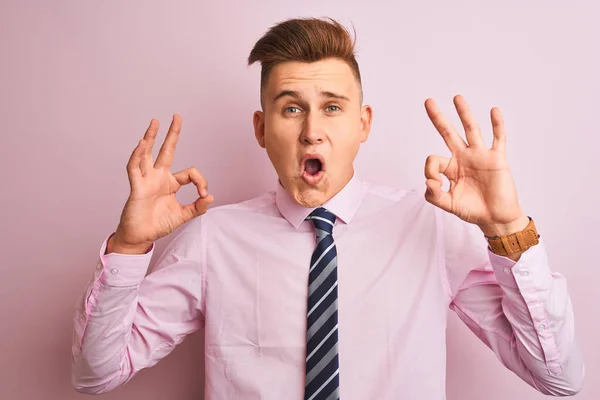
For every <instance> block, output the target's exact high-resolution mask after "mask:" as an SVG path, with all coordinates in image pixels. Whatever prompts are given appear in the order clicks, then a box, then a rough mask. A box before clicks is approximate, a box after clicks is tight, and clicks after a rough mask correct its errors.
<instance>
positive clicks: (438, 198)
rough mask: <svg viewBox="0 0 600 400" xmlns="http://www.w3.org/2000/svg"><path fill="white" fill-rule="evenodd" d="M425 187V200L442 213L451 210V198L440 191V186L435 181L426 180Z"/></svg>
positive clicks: (446, 193) (448, 194)
mask: <svg viewBox="0 0 600 400" xmlns="http://www.w3.org/2000/svg"><path fill="white" fill-rule="evenodd" d="M425 186H427V190H426V191H425V200H427V201H428V202H429V203H431V204H433V205H434V206H437V207H439V208H441V209H442V210H444V211H448V212H450V211H451V210H452V196H451V195H450V193H448V192H445V191H443V190H442V184H441V183H440V182H439V181H438V180H437V179H427V181H425Z"/></svg>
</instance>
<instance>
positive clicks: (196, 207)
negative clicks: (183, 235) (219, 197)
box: [182, 194, 215, 223]
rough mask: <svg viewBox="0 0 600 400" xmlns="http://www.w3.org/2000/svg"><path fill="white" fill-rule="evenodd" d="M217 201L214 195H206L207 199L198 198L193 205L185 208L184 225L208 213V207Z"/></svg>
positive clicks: (183, 209)
mask: <svg viewBox="0 0 600 400" xmlns="http://www.w3.org/2000/svg"><path fill="white" fill-rule="evenodd" d="M214 200H215V198H214V196H213V195H212V194H209V195H206V197H198V199H197V200H196V201H194V202H193V203H190V204H187V205H185V206H183V208H182V212H183V219H184V223H185V222H188V221H190V220H192V219H194V218H196V217H199V216H200V215H202V214H205V213H206V211H208V206H209V205H210V203H212V202H213V201H214Z"/></svg>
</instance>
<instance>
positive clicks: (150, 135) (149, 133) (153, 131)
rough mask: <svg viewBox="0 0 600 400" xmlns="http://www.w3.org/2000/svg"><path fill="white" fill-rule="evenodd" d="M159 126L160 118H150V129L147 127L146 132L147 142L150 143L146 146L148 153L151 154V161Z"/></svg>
mask: <svg viewBox="0 0 600 400" xmlns="http://www.w3.org/2000/svg"><path fill="white" fill-rule="evenodd" d="M159 126H160V124H159V122H158V120H156V119H154V118H152V119H151V120H150V125H149V126H148V129H146V133H145V134H144V140H145V141H146V143H148V145H147V146H146V154H148V155H149V156H150V159H149V160H150V162H152V149H153V148H154V140H155V139H156V136H157V135H158V128H159Z"/></svg>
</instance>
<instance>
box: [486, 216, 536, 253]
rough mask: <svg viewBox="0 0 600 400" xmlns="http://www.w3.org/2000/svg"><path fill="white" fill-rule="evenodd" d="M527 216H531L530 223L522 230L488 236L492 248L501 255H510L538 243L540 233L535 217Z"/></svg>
mask: <svg viewBox="0 0 600 400" xmlns="http://www.w3.org/2000/svg"><path fill="white" fill-rule="evenodd" d="M527 218H529V224H527V226H526V227H525V229H523V230H522V231H520V232H517V233H513V234H511V235H506V236H486V237H485V238H486V239H487V241H488V243H489V245H490V250H491V251H492V252H493V253H495V254H498V255H499V256H510V255H511V254H513V253H517V252H520V251H524V250H527V249H528V248H530V247H531V246H535V245H536V244H538V243H539V238H540V235H539V234H538V232H537V229H536V228H535V224H534V223H533V219H532V218H531V217H529V216H528V217H527Z"/></svg>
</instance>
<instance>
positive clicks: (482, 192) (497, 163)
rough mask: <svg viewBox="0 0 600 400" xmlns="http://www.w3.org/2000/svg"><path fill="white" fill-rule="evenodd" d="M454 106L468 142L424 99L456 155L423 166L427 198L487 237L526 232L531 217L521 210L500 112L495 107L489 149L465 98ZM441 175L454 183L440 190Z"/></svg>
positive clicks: (436, 158) (430, 159)
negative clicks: (509, 162) (473, 226)
mask: <svg viewBox="0 0 600 400" xmlns="http://www.w3.org/2000/svg"><path fill="white" fill-rule="evenodd" d="M454 105H455V107H456V111H457V112H458V116H459V117H460V120H461V122H462V125H463V127H464V129H465V136H466V139H467V142H465V141H464V140H463V139H462V137H461V136H460V135H459V134H458V132H457V131H456V129H454V127H453V126H452V125H451V124H450V123H449V122H448V120H446V118H445V117H444V116H443V115H442V113H441V112H440V110H439V108H438V107H437V105H436V104H435V102H434V101H433V99H427V100H426V101H425V109H426V110H427V115H428V116H429V119H430V120H431V122H433V125H434V126H435V128H436V129H437V130H438V132H439V133H440V135H441V136H442V138H443V139H444V142H445V143H446V145H447V146H448V148H449V149H450V152H451V153H452V156H451V158H447V157H442V156H437V155H430V156H429V157H427V161H426V162H425V177H426V178H427V181H426V182H425V185H426V186H427V191H426V193H425V199H426V200H427V201H428V202H430V203H431V204H433V205H435V206H437V207H439V208H441V209H442V210H445V211H447V212H450V213H452V214H454V215H456V216H457V217H459V218H461V219H462V220H464V221H467V222H470V223H473V224H476V225H478V226H479V228H481V230H482V231H483V233H484V234H485V235H486V236H504V235H509V234H513V233H515V232H518V231H521V230H523V229H525V227H526V226H527V224H528V223H529V219H528V218H527V216H526V215H525V213H524V212H523V210H522V209H521V206H520V205H519V201H518V198H517V191H516V188H515V183H514V181H513V178H512V175H511V173H510V170H509V167H508V163H507V161H506V151H505V148H506V137H505V132H504V122H503V120H502V114H501V113H500V110H499V109H498V108H497V107H494V108H492V110H491V112H490V114H491V120H492V129H493V132H494V139H493V143H492V147H491V148H489V149H488V148H487V147H486V146H485V143H484V141H483V136H482V134H481V130H480V129H479V126H478V124H477V121H475V118H474V117H473V114H472V113H471V111H470V110H469V106H468V105H467V102H466V101H465V99H464V98H463V97H462V96H461V95H457V96H455V97H454ZM442 174H443V175H444V176H445V177H446V178H448V180H449V181H450V189H449V190H448V192H445V191H444V190H442V183H443V181H442Z"/></svg>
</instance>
